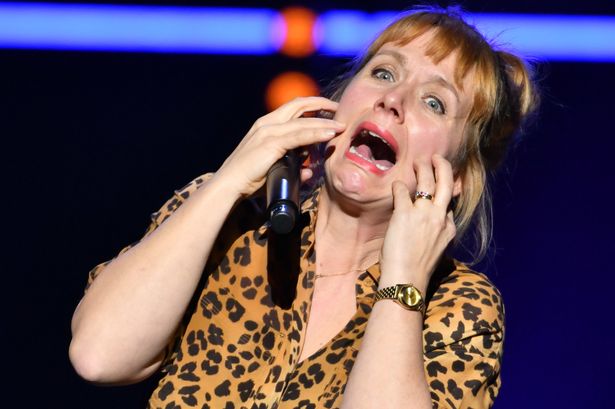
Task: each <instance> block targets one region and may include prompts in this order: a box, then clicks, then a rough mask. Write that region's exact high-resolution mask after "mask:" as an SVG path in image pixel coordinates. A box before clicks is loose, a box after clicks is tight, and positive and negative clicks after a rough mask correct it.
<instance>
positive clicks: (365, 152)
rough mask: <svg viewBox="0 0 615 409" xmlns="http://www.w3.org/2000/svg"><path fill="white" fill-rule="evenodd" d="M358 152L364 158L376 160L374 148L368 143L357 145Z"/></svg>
mask: <svg viewBox="0 0 615 409" xmlns="http://www.w3.org/2000/svg"><path fill="white" fill-rule="evenodd" d="M356 149H357V153H358V154H359V155H361V156H363V157H364V158H368V159H369V160H372V161H373V160H374V156H373V155H372V150H371V149H370V148H369V146H367V145H359V146H357V147H356Z"/></svg>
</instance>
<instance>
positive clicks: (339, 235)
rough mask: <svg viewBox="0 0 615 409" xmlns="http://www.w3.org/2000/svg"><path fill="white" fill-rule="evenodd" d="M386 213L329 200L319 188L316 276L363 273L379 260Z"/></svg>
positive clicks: (345, 202)
mask: <svg viewBox="0 0 615 409" xmlns="http://www.w3.org/2000/svg"><path fill="white" fill-rule="evenodd" d="M390 214H391V213H390V211H388V212H382V211H374V210H372V209H369V208H368V207H366V208H362V207H361V205H360V204H357V203H350V202H347V201H342V200H332V198H331V194H330V192H329V191H328V190H327V188H326V187H325V186H323V188H322V190H321V193H320V197H319V199H318V218H317V220H316V227H315V230H316V231H315V233H316V243H315V249H316V255H317V256H316V260H317V271H318V273H319V274H320V275H328V274H339V273H343V272H352V271H357V272H359V271H365V270H366V269H367V268H368V267H370V266H371V265H373V264H374V263H376V262H377V261H378V260H379V257H380V250H381V248H382V243H383V241H384V234H385V233H386V229H387V226H388V222H389V219H390Z"/></svg>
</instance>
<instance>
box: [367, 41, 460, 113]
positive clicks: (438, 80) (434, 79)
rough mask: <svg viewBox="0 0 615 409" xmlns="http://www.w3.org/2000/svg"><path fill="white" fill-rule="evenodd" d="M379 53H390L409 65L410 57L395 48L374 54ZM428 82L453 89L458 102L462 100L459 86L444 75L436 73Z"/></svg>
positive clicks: (405, 65)
mask: <svg viewBox="0 0 615 409" xmlns="http://www.w3.org/2000/svg"><path fill="white" fill-rule="evenodd" d="M378 55H389V56H391V57H393V58H395V59H396V60H397V62H399V63H400V64H401V65H402V66H403V67H404V68H405V67H407V66H408V59H407V58H406V56H405V55H403V54H402V53H400V52H398V51H395V50H380V51H378V52H377V53H376V55H374V57H376V56H378ZM427 83H428V84H433V83H436V84H438V85H441V86H443V87H444V88H446V89H448V90H449V91H451V93H452V94H453V95H454V96H455V98H456V99H457V102H460V99H459V93H458V92H457V88H456V87H455V86H454V85H453V84H451V83H450V82H449V81H447V80H446V79H445V78H444V77H443V76H441V75H438V74H436V75H434V76H432V77H431V78H430V79H429V81H427Z"/></svg>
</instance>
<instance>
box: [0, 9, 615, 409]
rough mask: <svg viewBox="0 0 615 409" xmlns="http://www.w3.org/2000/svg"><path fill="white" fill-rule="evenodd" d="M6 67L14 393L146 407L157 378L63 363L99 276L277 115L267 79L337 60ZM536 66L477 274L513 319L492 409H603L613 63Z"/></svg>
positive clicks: (44, 61)
mask: <svg viewBox="0 0 615 409" xmlns="http://www.w3.org/2000/svg"><path fill="white" fill-rule="evenodd" d="M133 3H137V2H133ZM147 3H151V4H153V3H154V2H147ZM197 3H198V2H193V3H192V4H197ZM378 3H379V4H378V7H379V8H390V9H394V8H397V9H399V8H402V7H406V6H407V5H408V3H407V2H404V3H400V2H378ZM488 3H489V2H468V3H466V4H467V6H468V7H467V8H468V9H469V10H470V11H505V12H530V11H532V12H559V13H602V14H615V6H614V5H609V4H607V3H611V2H609V1H603V2H599V1H594V2H586V3H583V5H581V3H580V2H574V3H573V2H565V1H564V2H557V4H556V3H555V2H546V3H540V4H538V5H532V4H534V3H533V2H529V1H519V2H515V3H514V5H510V6H508V7H507V6H502V5H499V6H496V5H489V4H488ZM167 4H169V3H167ZM184 4H190V3H184ZM200 4H203V3H202V2H201V3H200ZM225 4H226V5H241V6H249V5H254V4H256V3H255V2H232V3H228V2H227V3H217V5H225ZM208 5H212V4H208ZM259 5H262V6H280V5H281V3H272V2H268V3H260V4H259ZM310 5H311V6H313V7H317V8H318V7H320V8H322V9H325V8H328V7H344V6H345V7H348V8H349V7H355V8H356V7H358V5H357V4H356V3H355V4H353V3H352V2H327V3H324V2H319V3H318V4H315V5H312V4H310ZM365 8H366V9H370V8H371V9H373V8H374V6H373V5H369V6H366V7H365ZM0 61H1V64H0V70H1V71H0V72H1V73H2V75H1V76H0V89H1V91H2V92H1V95H0V109H1V111H0V112H2V116H1V122H0V130H1V135H2V141H3V145H4V146H3V149H2V157H3V160H2V162H3V168H4V171H3V174H4V178H3V181H4V182H3V185H4V186H3V187H4V194H3V208H4V212H3V216H4V217H3V227H5V228H4V229H3V231H4V232H5V234H4V235H5V239H4V240H3V242H4V245H3V246H2V248H3V253H4V254H3V261H4V262H3V263H2V273H3V274H2V277H3V278H4V285H3V286H2V289H3V296H2V300H3V311H4V314H3V317H4V319H3V323H4V329H3V331H2V334H3V335H2V338H3V339H4V342H3V344H4V345H5V348H6V349H5V354H6V357H5V360H4V362H5V365H4V373H5V377H4V379H5V381H4V382H3V383H4V386H5V388H6V389H5V396H6V394H10V395H13V396H14V397H17V398H18V399H19V401H20V402H21V403H20V404H19V405H18V406H17V407H27V408H47V407H49V408H137V407H143V406H144V402H145V400H146V396H147V394H148V390H150V389H151V383H152V382H154V381H155V380H150V381H148V382H149V384H148V382H146V383H144V384H140V385H134V386H128V387H113V388H101V387H95V386H91V385H88V384H87V383H85V382H83V381H81V380H80V379H79V378H78V377H77V376H76V375H75V373H74V372H73V370H72V368H71V366H70V364H69V362H68V358H67V348H68V343H69V341H70V317H71V314H72V311H73V309H74V307H75V306H76V304H77V302H78V300H79V298H80V296H81V294H82V290H83V286H84V284H85V281H86V275H87V271H88V270H89V269H90V268H91V267H92V266H94V265H95V264H97V263H99V262H101V261H104V260H106V259H108V258H110V257H112V256H114V255H115V253H116V252H117V251H118V250H119V248H121V247H122V246H123V245H125V244H127V243H130V242H132V241H134V240H136V239H138V238H139V237H140V235H141V234H142V233H143V231H144V229H145V227H146V225H147V222H148V216H149V213H150V212H152V211H154V210H156V209H157V208H158V207H159V206H160V205H161V204H162V203H163V202H164V200H166V198H168V197H169V196H170V195H171V194H172V191H173V189H176V188H179V187H181V186H183V185H184V184H185V183H186V182H188V181H189V180H191V179H192V178H193V177H195V176H197V175H199V174H201V173H204V172H206V171H211V170H215V169H216V168H217V167H218V166H219V165H220V164H221V163H222V161H223V160H224V158H225V157H226V155H228V154H229V153H230V151H231V150H232V148H233V147H234V146H235V145H236V144H237V143H238V141H239V140H240V138H241V137H242V136H243V134H244V133H245V132H246V131H247V129H248V128H249V127H250V126H251V124H252V122H253V121H254V119H256V118H257V117H258V116H260V115H262V114H263V113H264V112H265V108H264V106H263V97H262V95H263V91H264V89H265V87H266V85H267V83H268V81H269V80H270V79H271V78H272V77H273V76H275V75H276V74H277V73H279V72H280V71H283V70H286V69H299V70H302V71H305V72H308V73H311V74H312V75H314V76H315V77H316V78H318V79H320V80H322V81H323V82H326V80H327V79H329V78H331V77H332V75H333V74H334V73H335V72H336V70H337V69H338V68H337V67H339V65H340V63H342V62H343V61H342V60H336V59H330V58H323V57H312V58H309V59H305V60H292V59H288V58H285V57H282V56H266V57H239V56H232V57H229V56H206V55H172V54H165V55H157V54H123V53H77V52H71V53H63V52H41V51H23V50H22V51H11V50H3V51H2V50H0ZM539 72H540V76H541V77H542V81H541V84H542V88H543V93H544V102H543V106H542V110H541V115H540V117H539V119H538V121H537V123H536V124H535V125H534V126H533V127H531V128H530V132H529V133H528V134H527V135H526V136H525V138H524V141H523V143H522V144H521V145H520V146H519V148H518V149H517V150H516V154H515V156H514V158H513V159H512V160H509V161H508V163H507V164H506V167H505V170H504V171H503V172H502V173H503V175H501V176H504V177H501V178H500V179H499V180H498V184H497V185H496V187H495V193H496V201H495V220H496V223H495V247H494V248H495V252H494V254H493V260H492V262H491V263H489V264H487V265H483V267H484V268H485V269H486V270H487V271H486V272H487V273H488V274H489V275H490V277H491V278H492V279H493V280H494V281H495V282H496V284H497V285H498V286H499V288H500V289H501V291H502V293H503V296H504V300H505V303H506V310H507V334H506V346H505V352H506V353H505V356H504V367H503V374H502V379H503V387H502V390H501V395H500V398H499V399H498V401H497V403H496V408H498V409H502V408H519V407H531V408H538V407H558V408H581V407H583V408H594V407H607V406H609V402H610V399H609V395H610V391H609V386H610V380H611V379H612V372H613V370H614V369H615V357H614V354H613V341H612V332H613V331H611V328H612V326H613V322H614V321H613V318H612V311H613V306H612V300H613V296H612V295H611V294H612V292H613V288H614V287H615V278H613V273H615V268H613V266H612V265H611V264H610V259H609V257H610V256H611V255H612V254H613V253H614V252H615V240H614V239H613V236H612V234H613V229H614V228H615V223H613V212H612V203H613V199H615V194H614V192H613V188H614V184H613V182H612V178H613V176H614V175H615V173H614V164H613V163H614V155H613V152H614V151H615V142H614V138H613V131H612V128H613V120H614V115H615V102H614V91H615V79H614V78H615V65H614V64H598V63H573V62H567V63H564V62H559V63H543V64H541V65H540V69H539ZM7 380H8V384H7ZM3 406H6V405H3Z"/></svg>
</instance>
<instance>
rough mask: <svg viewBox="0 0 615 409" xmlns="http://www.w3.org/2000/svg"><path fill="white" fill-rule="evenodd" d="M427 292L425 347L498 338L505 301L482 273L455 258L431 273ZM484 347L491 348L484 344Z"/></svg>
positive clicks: (432, 347)
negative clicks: (434, 272)
mask: <svg viewBox="0 0 615 409" xmlns="http://www.w3.org/2000/svg"><path fill="white" fill-rule="evenodd" d="M430 287H431V288H430V292H429V294H428V297H427V298H428V308H427V313H426V316H425V325H424V337H425V346H426V349H428V350H430V349H436V348H441V347H443V346H445V345H449V344H452V343H455V342H460V341H461V343H463V340H470V339H471V338H473V337H476V336H483V340H484V341H485V342H489V340H491V341H501V339H502V337H503V331H504V304H503V302H502V296H501V294H500V292H499V291H498V289H497V288H496V287H495V285H494V284H493V283H492V282H491V281H490V280H489V279H488V278H487V277H486V276H485V275H484V274H481V273H478V272H476V271H473V270H471V269H470V268H469V267H468V266H466V265H465V264H463V263H460V262H458V261H451V262H450V263H449V265H448V268H447V271H446V272H445V273H443V272H442V271H440V272H439V273H438V274H434V279H432V283H431V285H430ZM485 349H490V348H489V345H485Z"/></svg>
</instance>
